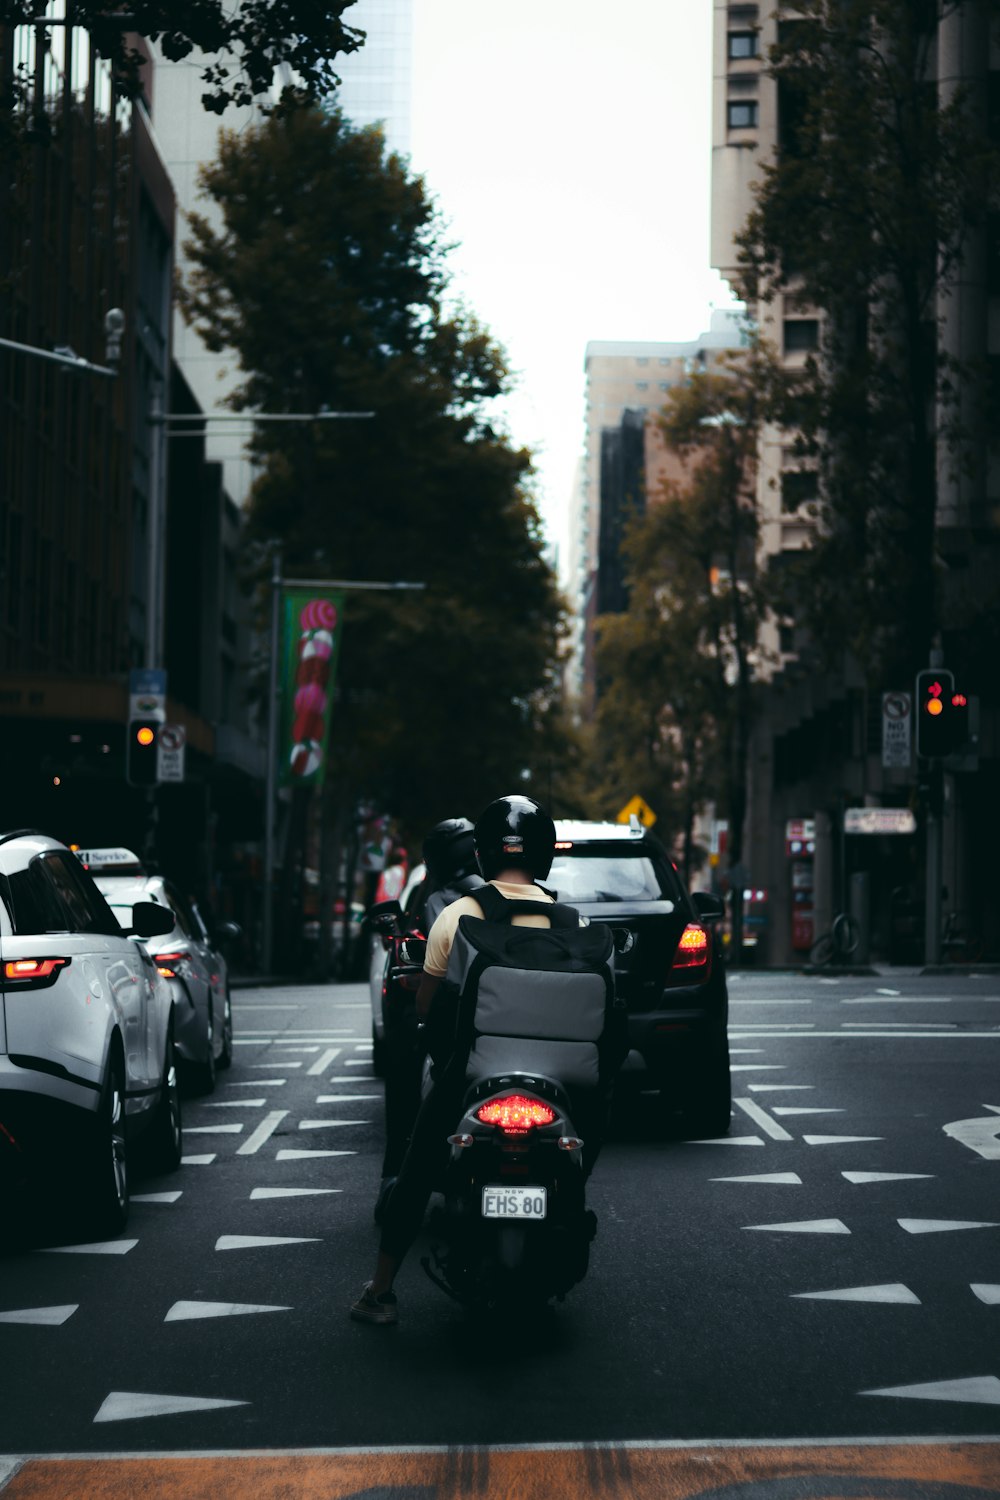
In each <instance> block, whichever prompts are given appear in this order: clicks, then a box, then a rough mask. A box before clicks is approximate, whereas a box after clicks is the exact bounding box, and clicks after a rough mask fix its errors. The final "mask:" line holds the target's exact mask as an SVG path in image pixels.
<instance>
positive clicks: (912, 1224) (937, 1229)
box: [896, 1219, 1000, 1234]
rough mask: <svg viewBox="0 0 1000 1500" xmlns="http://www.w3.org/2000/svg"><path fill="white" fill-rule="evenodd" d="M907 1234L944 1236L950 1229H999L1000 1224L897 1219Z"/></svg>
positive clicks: (959, 1220)
mask: <svg viewBox="0 0 1000 1500" xmlns="http://www.w3.org/2000/svg"><path fill="white" fill-rule="evenodd" d="M896 1223H897V1224H898V1225H899V1227H900V1229H905V1230H906V1232H907V1234H945V1233H947V1231H948V1230H952V1229H1000V1223H990V1222H989V1221H988V1220H987V1221H984V1222H980V1221H978V1220H976V1219H897V1220H896Z"/></svg>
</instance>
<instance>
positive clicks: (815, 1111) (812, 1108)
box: [771, 1104, 846, 1115]
mask: <svg viewBox="0 0 1000 1500" xmlns="http://www.w3.org/2000/svg"><path fill="white" fill-rule="evenodd" d="M771 1107H772V1109H773V1110H774V1113H775V1114H776V1115H842V1114H845V1113H846V1111H845V1110H843V1109H824V1108H822V1106H820V1105H818V1104H811V1105H807V1104H804V1105H801V1106H797V1105H794V1104H774V1105H772V1106H771Z"/></svg>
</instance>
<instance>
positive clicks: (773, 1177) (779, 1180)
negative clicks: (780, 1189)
mask: <svg viewBox="0 0 1000 1500" xmlns="http://www.w3.org/2000/svg"><path fill="white" fill-rule="evenodd" d="M708 1180H709V1182H771V1183H774V1185H775V1186H776V1187H777V1186H779V1185H781V1184H786V1185H787V1186H789V1187H801V1186H802V1178H801V1177H800V1176H799V1174H798V1172H760V1173H758V1174H757V1175H756V1176H751V1177H710V1178H709V1179H708Z"/></svg>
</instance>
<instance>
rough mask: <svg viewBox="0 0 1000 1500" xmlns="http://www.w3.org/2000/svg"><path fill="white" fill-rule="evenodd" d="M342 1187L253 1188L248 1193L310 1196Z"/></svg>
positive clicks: (256, 1194) (258, 1196)
mask: <svg viewBox="0 0 1000 1500" xmlns="http://www.w3.org/2000/svg"><path fill="white" fill-rule="evenodd" d="M343 1191H344V1190H343V1188H254V1190H253V1192H252V1193H251V1194H250V1198H251V1200H253V1199H255V1198H258V1199H259V1198H312V1197H315V1196H316V1195H317V1194H318V1193H342V1192H343Z"/></svg>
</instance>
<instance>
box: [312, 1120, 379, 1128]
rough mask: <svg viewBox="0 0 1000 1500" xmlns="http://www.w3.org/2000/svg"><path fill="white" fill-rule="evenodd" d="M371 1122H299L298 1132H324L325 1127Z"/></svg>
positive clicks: (369, 1121)
mask: <svg viewBox="0 0 1000 1500" xmlns="http://www.w3.org/2000/svg"><path fill="white" fill-rule="evenodd" d="M370 1124H371V1120H300V1121H299V1129H300V1130H325V1128H326V1127H327V1125H370Z"/></svg>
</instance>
